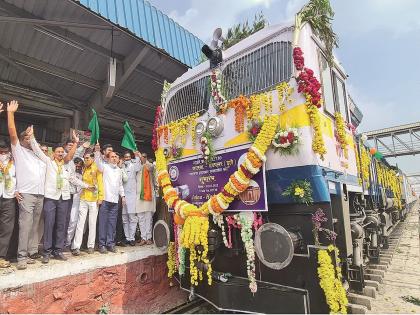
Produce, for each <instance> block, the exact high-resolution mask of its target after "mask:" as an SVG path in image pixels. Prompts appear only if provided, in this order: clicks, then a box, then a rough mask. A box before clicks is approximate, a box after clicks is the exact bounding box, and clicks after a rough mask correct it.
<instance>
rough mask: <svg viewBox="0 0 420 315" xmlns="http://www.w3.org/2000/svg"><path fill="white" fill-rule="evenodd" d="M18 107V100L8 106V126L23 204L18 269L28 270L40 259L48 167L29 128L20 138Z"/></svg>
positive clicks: (20, 201)
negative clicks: (33, 143)
mask: <svg viewBox="0 0 420 315" xmlns="http://www.w3.org/2000/svg"><path fill="white" fill-rule="evenodd" d="M18 107H19V104H18V102H17V101H11V102H10V103H9V104H7V123H8V129H9V136H10V142H11V145H12V154H13V159H14V162H15V167H16V180H17V188H16V190H17V199H18V202H19V244H18V265H17V268H18V269H26V264H27V263H28V264H34V263H35V260H34V259H33V258H37V257H39V256H37V255H38V242H39V238H40V236H38V228H39V222H40V218H41V213H42V203H43V200H44V185H45V172H46V166H45V162H44V161H42V160H41V159H39V158H38V157H37V156H36V155H35V154H34V152H33V151H32V149H31V145H30V137H29V136H28V135H27V131H28V129H29V128H28V129H27V131H25V132H22V133H21V134H20V137H18V135H17V131H16V125H15V117H14V115H15V112H16V111H17V109H18ZM41 152H42V151H41ZM42 154H43V155H44V156H45V154H44V153H42ZM28 256H29V257H28Z"/></svg>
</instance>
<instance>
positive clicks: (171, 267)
mask: <svg viewBox="0 0 420 315" xmlns="http://www.w3.org/2000/svg"><path fill="white" fill-rule="evenodd" d="M175 255H176V252H175V243H174V242H169V246H168V260H167V262H166V265H167V266H168V278H169V279H172V277H173V275H174V274H175V272H176V270H177V268H176V263H175V261H176V257H175ZM171 285H172V283H171Z"/></svg>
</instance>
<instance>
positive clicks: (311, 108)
mask: <svg viewBox="0 0 420 315" xmlns="http://www.w3.org/2000/svg"><path fill="white" fill-rule="evenodd" d="M305 104H306V113H307V114H308V116H309V121H310V123H311V126H312V128H313V130H314V134H313V139H312V150H313V151H314V152H315V153H318V154H319V156H320V158H321V160H324V155H325V154H326V153H327V149H326V147H325V143H324V138H323V137H322V132H321V119H320V117H319V110H318V107H316V106H315V105H313V104H312V101H311V96H310V95H306V103H305Z"/></svg>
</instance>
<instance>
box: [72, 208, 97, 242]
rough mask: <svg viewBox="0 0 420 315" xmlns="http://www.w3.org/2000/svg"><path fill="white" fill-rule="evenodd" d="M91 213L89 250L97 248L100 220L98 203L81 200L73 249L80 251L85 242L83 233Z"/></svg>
mask: <svg viewBox="0 0 420 315" xmlns="http://www.w3.org/2000/svg"><path fill="white" fill-rule="evenodd" d="M88 212H89V237H88V243H87V247H88V248H94V247H95V238H96V219H97V218H98V206H97V204H96V201H86V200H80V207H79V218H78V220H77V226H76V234H75V236H74V240H73V245H72V247H71V248H72V249H80V246H81V245H82V241H83V231H84V227H85V222H86V216H87V214H88Z"/></svg>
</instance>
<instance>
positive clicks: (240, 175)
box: [155, 115, 279, 290]
mask: <svg viewBox="0 0 420 315" xmlns="http://www.w3.org/2000/svg"><path fill="white" fill-rule="evenodd" d="M278 123H279V117H278V115H271V116H268V117H267V118H266V119H265V120H264V124H263V125H262V128H261V131H260V133H259V134H258V136H257V137H256V139H255V141H254V143H253V145H252V146H251V147H250V148H249V150H248V152H247V154H246V157H245V159H244V161H243V162H242V163H241V164H240V165H239V166H238V169H237V170H236V171H235V172H234V173H233V174H232V175H231V176H230V178H229V181H228V182H227V183H226V184H225V185H224V187H223V189H222V190H221V191H220V192H219V193H218V194H216V195H213V196H211V197H210V198H209V199H208V200H207V201H205V202H204V203H203V204H202V205H201V206H200V207H197V206H195V205H194V204H191V203H188V202H186V201H185V200H182V199H180V197H179V196H178V194H177V192H176V190H175V189H174V188H173V187H172V183H171V180H170V177H169V173H168V171H167V164H166V158H165V156H164V154H163V150H162V149H158V150H157V151H156V152H155V155H156V168H157V170H158V182H159V185H160V186H161V187H162V191H163V199H164V200H165V202H166V204H167V205H168V206H169V207H170V208H172V209H174V212H175V213H174V222H175V223H176V224H183V229H182V235H181V238H182V246H183V247H185V248H188V249H189V251H190V266H191V267H190V268H191V269H190V273H191V278H190V281H191V284H193V285H197V283H198V281H199V280H201V279H202V277H203V274H202V269H201V268H200V270H198V269H197V263H199V262H200V263H201V264H202V265H205V266H207V267H206V269H207V280H208V282H209V284H210V283H211V264H210V262H209V260H208V258H207V253H208V244H207V233H208V226H209V220H208V215H209V214H212V215H217V214H220V213H222V212H223V211H225V210H226V209H227V208H228V207H229V204H230V203H231V202H232V201H233V200H234V199H235V197H237V196H238V195H239V194H240V193H241V192H243V191H245V189H246V188H247V187H248V186H249V184H250V180H251V178H252V177H253V176H254V175H255V174H256V173H258V172H259V170H260V168H261V167H262V165H263V163H264V162H265V160H266V157H265V152H266V151H267V149H268V148H269V146H270V145H271V141H272V139H273V136H274V134H275V132H276V128H277V125H278ZM197 245H201V246H199V248H202V250H199V249H198V247H197V248H196V246H197ZM252 287H253V288H254V285H253V286H252ZM253 290H254V289H253Z"/></svg>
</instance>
